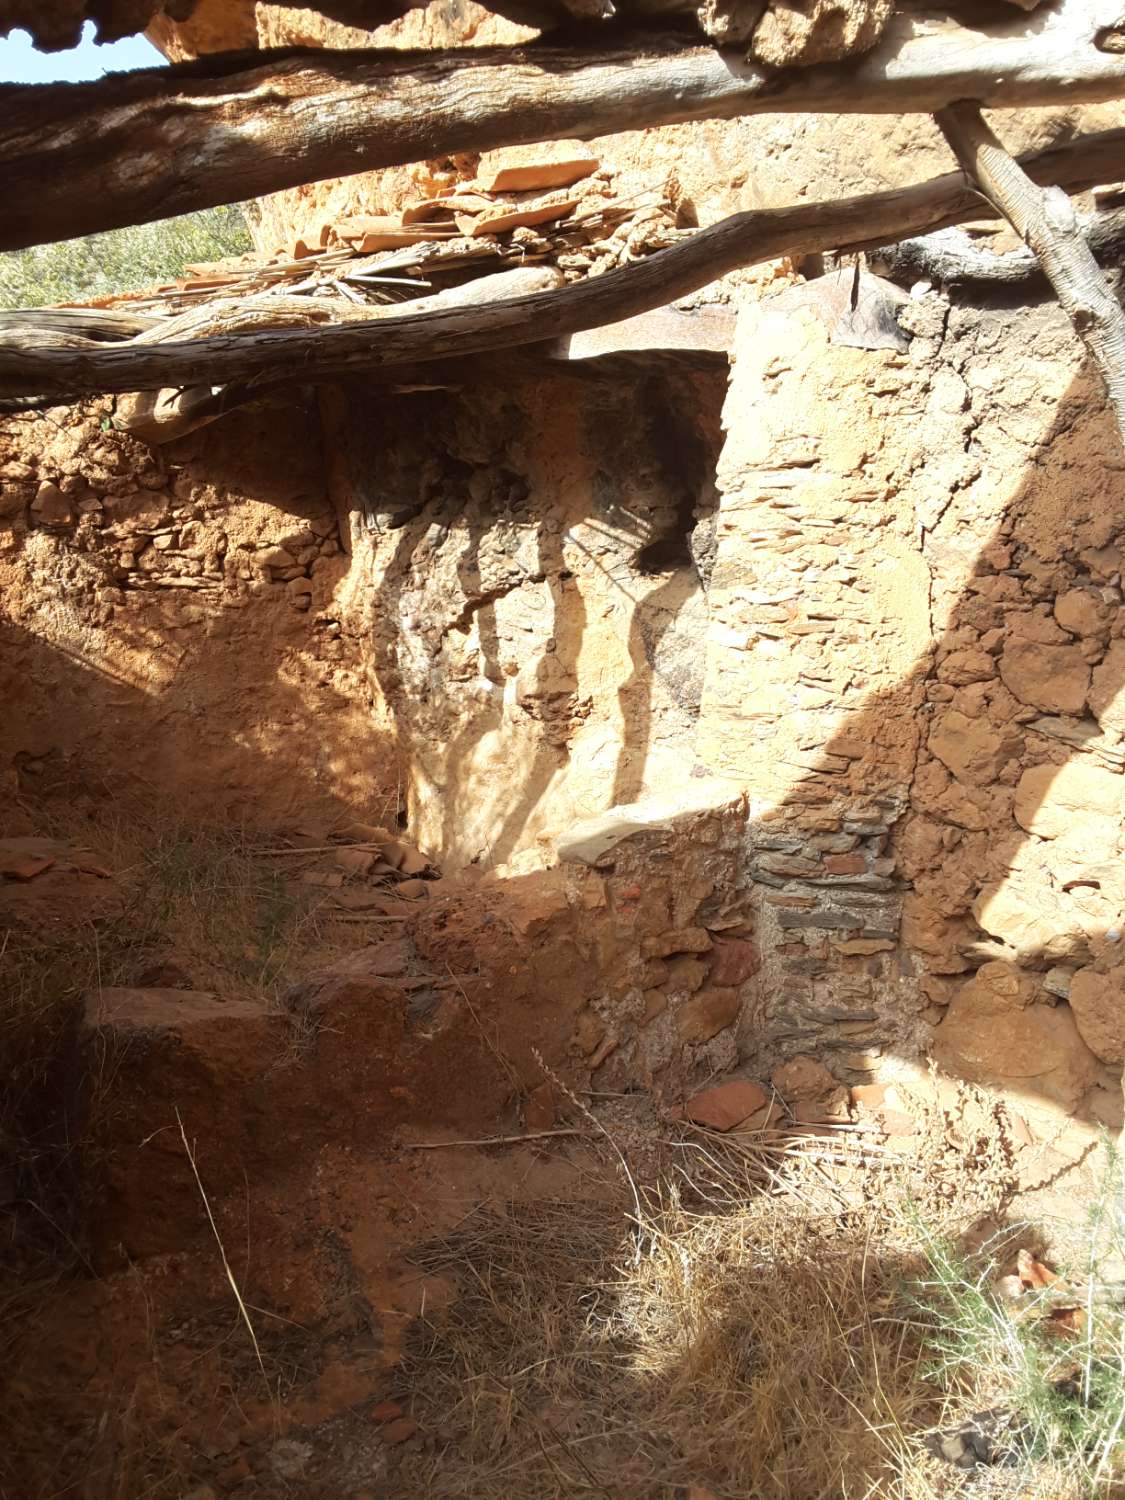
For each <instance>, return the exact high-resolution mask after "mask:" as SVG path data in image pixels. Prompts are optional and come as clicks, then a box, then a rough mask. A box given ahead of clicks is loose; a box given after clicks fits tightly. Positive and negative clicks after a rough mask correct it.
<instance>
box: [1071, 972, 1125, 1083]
mask: <svg viewBox="0 0 1125 1500" xmlns="http://www.w3.org/2000/svg"><path fill="white" fill-rule="evenodd" d="M1069 999H1070V1008H1071V1010H1073V1012H1074V1019H1075V1022H1076V1024H1077V1026H1078V1031H1079V1034H1080V1035H1081V1037H1082V1040H1083V1041H1084V1042H1085V1043H1086V1045H1087V1047H1089V1049H1090V1051H1091V1052H1093V1053H1095V1054H1096V1055H1097V1056H1098V1057H1100V1058H1101V1059H1102V1061H1103V1062H1107V1063H1125V967H1119V968H1116V969H1109V970H1108V971H1107V972H1106V973H1104V974H1099V973H1098V972H1097V971H1096V970H1095V969H1079V971H1078V973H1077V974H1075V975H1074V976H1073V977H1072V978H1071V981H1070V994H1069Z"/></svg>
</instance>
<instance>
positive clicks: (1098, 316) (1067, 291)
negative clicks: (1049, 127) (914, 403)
mask: <svg viewBox="0 0 1125 1500" xmlns="http://www.w3.org/2000/svg"><path fill="white" fill-rule="evenodd" d="M937 122H938V124H939V125H940V126H941V129H942V132H943V133H944V135H945V138H946V140H947V141H948V142H949V144H950V146H951V147H952V148H953V151H954V153H955V154H956V156H957V159H958V161H959V162H960V163H961V165H962V166H963V167H964V168H965V170H966V171H967V172H969V173H971V175H972V177H973V178H974V180H975V181H976V182H977V183H978V185H979V186H980V188H981V191H982V192H983V193H984V194H985V195H986V196H987V198H988V199H989V201H990V202H991V203H992V204H994V205H995V207H996V208H998V209H999V210H1000V212H1001V213H1002V214H1003V215H1004V217H1005V218H1006V219H1007V220H1008V222H1009V223H1010V224H1011V226H1012V228H1013V229H1014V230H1015V231H1016V233H1017V234H1018V235H1019V236H1020V238H1021V239H1022V240H1023V241H1024V242H1025V243H1026V244H1027V245H1028V246H1029V247H1030V249H1032V250H1033V251H1034V252H1035V255H1036V257H1037V258H1038V260H1039V263H1040V265H1041V266H1042V267H1043V270H1044V273H1045V274H1046V276H1047V279H1048V280H1049V281H1050V283H1051V285H1052V287H1053V288H1054V290H1055V295H1056V296H1057V297H1058V299H1059V302H1060V303H1061V304H1062V307H1063V310H1064V311H1065V312H1066V313H1067V314H1068V316H1069V317H1070V320H1071V322H1072V323H1073V324H1074V327H1075V330H1076V331H1077V333H1078V336H1079V338H1081V339H1082V341H1083V342H1084V343H1085V345H1086V347H1087V349H1089V351H1090V354H1091V356H1092V358H1093V360H1094V363H1095V364H1096V365H1097V367H1098V369H1099V371H1100V372H1101V376H1102V379H1103V380H1104V381H1105V387H1106V394H1107V395H1108V397H1109V403H1110V406H1111V407H1112V409H1113V413H1114V416H1115V417H1116V418H1117V427H1118V431H1119V432H1120V434H1121V438H1122V441H1123V442H1125V311H1123V310H1122V307H1121V304H1120V302H1118V300H1117V298H1116V297H1115V296H1114V294H1113V292H1112V291H1111V290H1110V287H1109V285H1108V284H1107V282H1106V279H1105V277H1104V276H1103V275H1102V272H1101V269H1100V267H1099V266H1098V263H1097V261H1096V260H1095V259H1094V255H1093V252H1092V251H1091V249H1090V247H1089V245H1088V244H1087V243H1086V241H1085V239H1084V238H1083V235H1082V231H1081V229H1080V228H1079V225H1078V218H1077V215H1076V214H1075V212H1074V204H1073V203H1071V201H1070V199H1069V198H1068V197H1067V196H1066V194H1065V193H1064V192H1063V191H1062V189H1061V188H1059V187H1057V186H1049V187H1046V188H1044V187H1041V186H1040V185H1038V184H1037V183H1035V182H1033V181H1032V179H1031V178H1030V177H1029V176H1028V175H1027V173H1026V172H1025V171H1024V169H1023V168H1022V167H1021V166H1020V164H1019V162H1018V161H1016V160H1015V158H1014V157H1012V156H1010V155H1009V154H1008V152H1007V151H1006V150H1005V148H1004V146H1003V145H1002V144H1001V142H1000V141H999V140H998V138H997V137H996V136H995V135H994V134H993V132H992V130H991V129H990V128H989V127H988V125H987V124H986V123H985V121H984V117H983V116H982V114H981V112H980V109H979V107H978V106H977V105H976V104H975V103H968V102H963V103H960V104H954V105H952V106H951V107H950V108H948V109H944V110H942V111H941V112H940V113H939V114H938V116H937Z"/></svg>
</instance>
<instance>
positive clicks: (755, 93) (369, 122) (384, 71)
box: [0, 0, 1125, 249]
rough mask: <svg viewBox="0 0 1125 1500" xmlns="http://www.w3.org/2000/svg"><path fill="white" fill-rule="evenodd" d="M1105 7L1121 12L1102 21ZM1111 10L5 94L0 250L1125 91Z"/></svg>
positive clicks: (209, 65) (1114, 2)
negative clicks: (459, 172) (834, 52)
mask: <svg viewBox="0 0 1125 1500" xmlns="http://www.w3.org/2000/svg"><path fill="white" fill-rule="evenodd" d="M1107 6H1108V9H1107ZM1117 9H1118V0H1058V4H1057V5H1056V6H1054V7H1052V9H1051V11H1050V12H1049V13H1045V14H1044V15H1043V16H1042V18H1039V17H1037V18H1036V19H1035V21H1034V23H1031V22H1029V20H1028V18H1027V17H1026V16H1023V15H1020V16H1019V17H1018V19H1016V20H1014V21H1010V22H1004V23H998V24H993V25H988V26H982V27H979V28H969V27H963V26H958V25H955V24H952V23H947V24H941V25H935V24H934V23H932V22H926V23H923V22H922V21H920V20H919V19H918V18H917V17H912V16H910V15H909V14H903V15H901V16H897V17H895V19H894V22H893V24H892V26H891V27H890V28H888V30H887V32H886V34H885V35H884V37H883V39H882V41H881V42H880V44H879V46H878V47H877V48H875V49H874V50H873V51H871V52H869V53H867V54H866V55H865V56H863V57H862V58H860V59H859V60H858V61H852V62H849V63H842V64H834V65H831V66H828V65H824V66H819V67H813V68H806V69H797V68H794V69H789V70H784V71H780V72H776V71H769V70H766V69H763V68H758V67H754V66H751V65H750V64H748V63H746V62H744V61H742V60H741V58H740V57H739V56H738V55H737V54H734V53H721V52H716V51H713V50H712V49H711V48H708V47H691V46H684V39H683V38H682V37H678V36H674V37H664V38H661V37H653V36H652V35H651V34H648V33H642V34H640V35H639V36H637V37H635V38H633V39H632V40H631V41H630V40H628V39H626V38H619V40H618V41H617V42H616V44H615V45H613V46H609V47H605V48H601V49H591V48H589V47H573V46H572V47H565V46H556V45H544V44H542V43H536V44H534V45H531V46H527V47H513V48H495V47H493V48H485V47H482V48H465V49H462V50H453V51H443V52H440V53H417V52H377V51H362V52H347V51H340V52H333V51H285V52H280V53H273V54H271V53H263V54H261V55H260V57H259V56H256V55H251V56H250V57H248V56H247V55H246V54H237V55H230V54H222V53H220V54H216V55H215V56H212V57H208V58H206V59H202V60H201V61H199V62H195V63H190V64H185V65H182V66H179V67H175V68H161V69H152V70H149V71H145V72H140V73H134V74H116V75H114V74H111V75H109V76H108V77H106V78H103V79H100V80H98V81H97V82H94V83H75V84H47V85H38V86H33V87H25V88H18V89H17V88H0V115H2V116H3V123H0V201H2V202H3V204H4V213H3V215H2V216H0V249H20V248H22V247H24V246H27V245H34V244H39V243H43V242H46V241H52V240H60V239H69V238H72V237H74V236H76V235H83V234H91V233H93V232H94V231H96V230H103V229H113V228H118V227H120V226H122V225H126V224H140V223H147V222H149V221H150V220H153V219H161V218H168V217H170V216H171V215H173V214H180V213H186V212H188V211H189V210H192V209H199V208H209V207H212V206H214V205H216V204H219V203H231V202H241V201H244V200H245V199H247V198H253V197H259V196H261V195H263V194H266V193H272V192H276V191H277V190H278V189H280V188H286V187H295V186H297V185H298V184H300V183H305V182H315V181H319V180H321V179H324V178H330V177H340V176H347V175H348V174H350V173H354V172H362V171H369V170H371V169H374V168H380V167H390V166H396V165H400V164H403V163H407V162H413V161H422V160H428V159H430V158H433V157H435V156H439V155H441V154H443V153H445V152H463V151H483V150H487V149H489V148H491V147H496V146H503V145H515V144H520V143H529V142H534V141H542V140H551V139H558V138H560V137H569V136H580V137H583V138H590V137H592V136H597V135H606V134H610V133H612V132H614V131H620V130H636V129H640V128H642V127H644V126H651V125H661V124H669V123H672V122H674V121H683V120H697V119H723V118H729V117H730V116H733V115H745V114H756V113H763V112H770V113H777V112H794V111H814V112H825V113H833V112H840V113H864V114H872V113H898V112H902V111H918V112H927V113H932V112H934V111H936V110H938V109H940V108H942V107H944V106H945V105H947V104H950V103H952V102H954V101H955V100H957V99H965V98H976V99H979V100H981V101H982V102H983V103H985V104H988V105H991V106H1016V105H1020V106H1022V105H1046V104H1053V105H1058V104H1064V103H1076V102H1080V101H1091V100H1101V99H1110V98H1115V97H1118V96H1119V95H1121V94H1122V93H1125V55H1122V54H1120V53H1115V52H1111V51H1105V50H1102V49H1101V48H1100V47H1099V46H1098V44H1097V40H1096V38H1097V36H1098V35H1100V34H1101V31H1103V30H1104V24H1105V23H1106V22H1107V19H1108V18H1109V12H1110V11H1112V12H1113V18H1116V13H1117Z"/></svg>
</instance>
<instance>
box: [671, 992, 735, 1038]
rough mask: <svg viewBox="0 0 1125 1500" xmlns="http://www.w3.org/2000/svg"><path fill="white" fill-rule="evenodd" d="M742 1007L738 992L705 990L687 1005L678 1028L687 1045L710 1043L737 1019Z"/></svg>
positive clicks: (678, 1017)
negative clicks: (688, 1043) (691, 1043)
mask: <svg viewBox="0 0 1125 1500" xmlns="http://www.w3.org/2000/svg"><path fill="white" fill-rule="evenodd" d="M740 1009H741V1005H740V1002H739V998H738V991H737V990H736V989H713V988H709V989H705V990H700V991H699V993H698V994H696V995H693V996H692V997H691V999H690V1000H688V1001H685V1003H684V1004H683V1005H681V1006H680V1008H679V1010H678V1011H677V1013H676V1024H677V1026H678V1027H679V1029H680V1035H681V1036H682V1037H683V1039H684V1041H685V1042H697V1043H698V1042H709V1041H710V1040H711V1038H712V1037H713V1036H718V1034H719V1032H720V1031H724V1030H725V1029H726V1028H727V1027H728V1026H730V1025H732V1024H733V1022H735V1021H736V1020H737V1019H738V1012H739V1010H740Z"/></svg>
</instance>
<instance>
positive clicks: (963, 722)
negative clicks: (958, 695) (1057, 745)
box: [929, 709, 1023, 786]
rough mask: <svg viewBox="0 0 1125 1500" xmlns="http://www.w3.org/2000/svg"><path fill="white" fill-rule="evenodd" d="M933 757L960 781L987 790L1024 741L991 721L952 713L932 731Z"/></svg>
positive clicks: (936, 724) (940, 719)
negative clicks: (986, 787) (984, 787)
mask: <svg viewBox="0 0 1125 1500" xmlns="http://www.w3.org/2000/svg"><path fill="white" fill-rule="evenodd" d="M929 746H930V753H931V754H932V755H935V756H936V757H937V758H938V760H940V761H941V763H942V765H943V766H945V767H946V768H947V769H948V770H950V771H952V773H953V775H954V776H956V777H957V778H958V779H959V780H960V781H967V782H969V783H971V784H972V785H975V786H987V785H988V784H989V783H990V782H993V781H995V780H996V777H997V776H998V775H999V774H1000V772H1001V770H1002V769H1003V768H1004V766H1005V765H1006V764H1007V763H1008V761H1009V760H1011V759H1012V758H1013V756H1016V755H1019V753H1020V751H1021V750H1022V748H1023V740H1022V738H1021V736H1020V735H1019V733H1018V732H1017V731H1015V730H1013V729H997V728H996V727H995V726H994V725H992V724H990V723H989V722H988V720H987V719H970V718H969V717H968V716H967V715H965V714H961V713H957V712H956V711H955V710H953V709H950V710H949V711H948V712H947V713H944V714H942V715H941V717H940V718H939V719H938V720H936V722H935V723H934V726H933V729H932V730H931V731H930V740H929Z"/></svg>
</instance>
